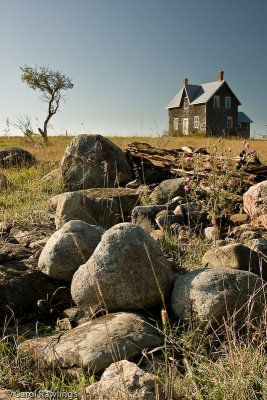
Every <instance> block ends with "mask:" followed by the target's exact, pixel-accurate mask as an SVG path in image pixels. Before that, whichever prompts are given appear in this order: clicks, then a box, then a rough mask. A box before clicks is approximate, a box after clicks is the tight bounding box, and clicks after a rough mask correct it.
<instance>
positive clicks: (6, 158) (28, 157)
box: [0, 147, 36, 168]
mask: <svg viewBox="0 0 267 400" xmlns="http://www.w3.org/2000/svg"><path fill="white" fill-rule="evenodd" d="M35 163H36V158H35V157H34V156H33V155H32V154H31V153H29V152H28V151H27V150H24V149H21V148H20V147H7V148H5V149H3V150H0V167H2V168H10V167H30V166H32V165H34V164H35Z"/></svg>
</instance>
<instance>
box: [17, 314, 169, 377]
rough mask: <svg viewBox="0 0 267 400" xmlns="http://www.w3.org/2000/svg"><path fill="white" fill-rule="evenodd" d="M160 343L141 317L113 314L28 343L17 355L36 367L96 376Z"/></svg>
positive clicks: (155, 333)
mask: <svg viewBox="0 0 267 400" xmlns="http://www.w3.org/2000/svg"><path fill="white" fill-rule="evenodd" d="M161 343H162V339H161V338H160V337H159V335H158V332H157V330H156V329H155V328H154V327H152V326H151V323H150V322H148V321H147V320H146V319H145V318H144V317H142V316H140V315H138V314H134V313H115V314H107V315H106V316H103V317H100V318H97V319H94V320H92V321H90V322H85V323H84V324H82V325H80V326H78V327H76V328H74V329H71V330H69V331H67V332H63V333H60V334H55V335H52V336H46V337H39V338H34V339H31V340H27V341H25V342H24V343H22V345H21V346H20V352H21V353H22V354H25V355H26V356H30V357H31V358H32V359H33V360H35V361H37V362H38V365H43V366H45V365H50V366H53V367H55V368H57V367H63V368H71V367H83V368H88V369H89V370H90V372H93V373H98V372H100V371H102V370H103V369H105V368H107V367H108V366H109V365H110V364H112V363H113V362H114V361H115V360H121V359H130V358H132V357H134V356H136V355H138V354H140V353H141V352H142V350H143V349H146V348H154V347H156V346H159V345H160V344H161Z"/></svg>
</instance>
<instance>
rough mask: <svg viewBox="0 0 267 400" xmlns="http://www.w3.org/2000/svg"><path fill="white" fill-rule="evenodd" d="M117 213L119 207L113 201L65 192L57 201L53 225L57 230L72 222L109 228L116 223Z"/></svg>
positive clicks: (79, 193)
mask: <svg viewBox="0 0 267 400" xmlns="http://www.w3.org/2000/svg"><path fill="white" fill-rule="evenodd" d="M119 213H120V210H119V205H118V203H117V202H116V200H114V199H98V198H96V199H94V198H91V197H87V196H86V195H85V194H84V193H82V192H67V193H64V194H62V195H61V196H60V198H59V200H58V203H57V209H56V215H55V223H56V228H57V229H59V228H61V227H62V226H63V225H64V224H65V223H66V222H68V221H73V220H81V221H84V222H87V223H88V224H91V225H99V226H102V227H103V228H109V227H111V226H113V225H115V224H116V223H117V222H118V216H119Z"/></svg>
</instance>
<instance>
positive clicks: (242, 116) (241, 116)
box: [237, 111, 253, 124]
mask: <svg viewBox="0 0 267 400" xmlns="http://www.w3.org/2000/svg"><path fill="white" fill-rule="evenodd" d="M237 120H238V122H246V123H248V124H252V123H253V121H252V120H251V119H250V118H249V117H248V116H247V115H246V114H245V113H244V112H242V111H238V116H237Z"/></svg>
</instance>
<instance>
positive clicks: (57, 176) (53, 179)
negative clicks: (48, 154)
mask: <svg viewBox="0 0 267 400" xmlns="http://www.w3.org/2000/svg"><path fill="white" fill-rule="evenodd" d="M41 182H42V183H52V184H57V185H60V184H61V183H62V173H61V168H56V169H53V170H52V171H51V172H49V173H48V174H46V175H45V176H43V177H42V179H41Z"/></svg>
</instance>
